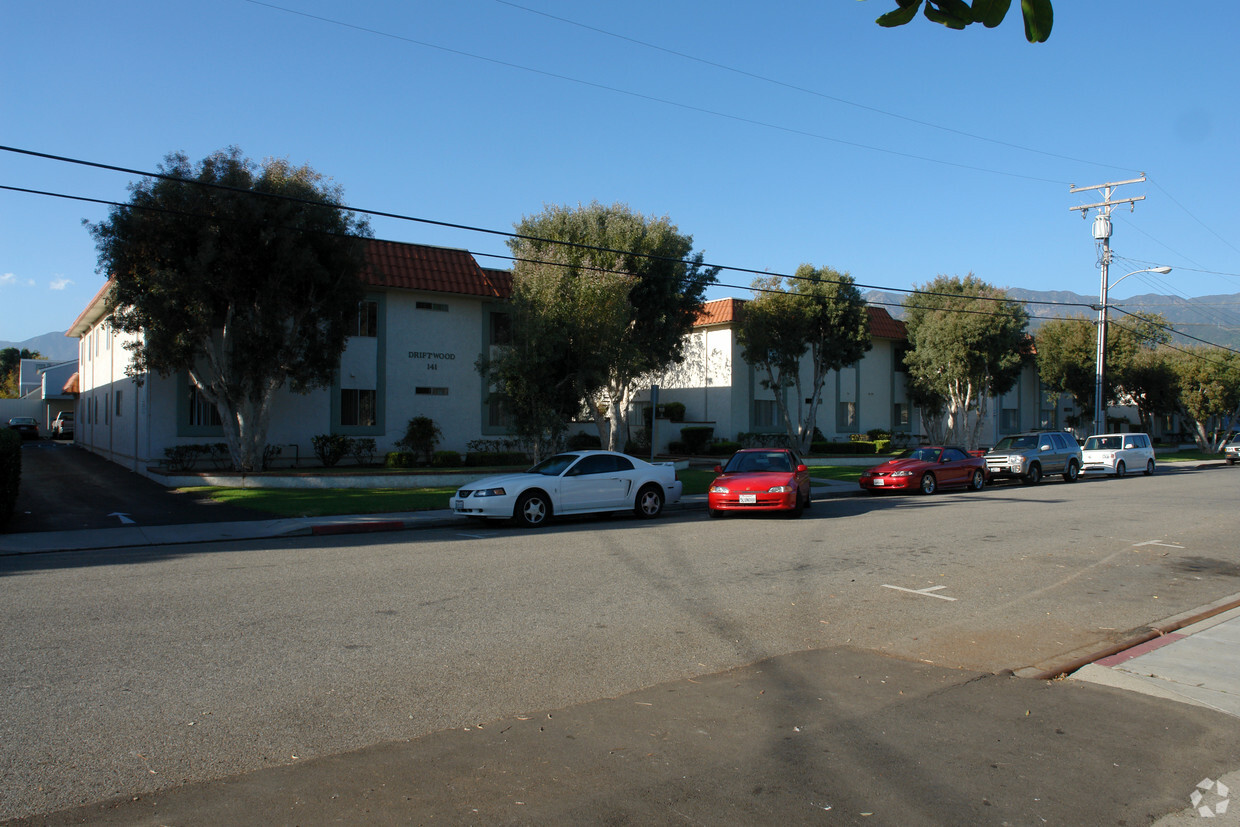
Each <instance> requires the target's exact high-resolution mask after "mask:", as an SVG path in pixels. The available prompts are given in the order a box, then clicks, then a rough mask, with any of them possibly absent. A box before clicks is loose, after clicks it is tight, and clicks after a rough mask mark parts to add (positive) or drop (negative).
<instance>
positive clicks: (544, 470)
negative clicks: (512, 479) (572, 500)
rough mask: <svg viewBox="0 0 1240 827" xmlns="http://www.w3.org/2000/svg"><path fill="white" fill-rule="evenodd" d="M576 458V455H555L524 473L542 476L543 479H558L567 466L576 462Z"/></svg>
mask: <svg viewBox="0 0 1240 827" xmlns="http://www.w3.org/2000/svg"><path fill="white" fill-rule="evenodd" d="M577 458H578V457H577V454H556V455H555V456H553V457H547V458H546V459H544V460H543V461H542V462H540V463H538V464H537V465H535V466H534V467H533V468H531V469H530V470H528V471H526V472H525V473H527V474H542V475H543V476H544V477H558V476H560V474H563V473H564V472H565V471H566V470H568V466H570V465H572V464H573V463H574V462H576V461H577Z"/></svg>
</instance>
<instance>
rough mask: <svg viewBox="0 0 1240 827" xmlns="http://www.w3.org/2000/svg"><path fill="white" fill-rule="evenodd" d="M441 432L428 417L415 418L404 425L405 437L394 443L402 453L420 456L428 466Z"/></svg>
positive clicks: (441, 434)
mask: <svg viewBox="0 0 1240 827" xmlns="http://www.w3.org/2000/svg"><path fill="white" fill-rule="evenodd" d="M442 436H443V432H442V431H440V430H439V426H438V425H436V424H435V420H433V419H431V418H430V417H429V416H415V417H414V418H413V419H411V420H409V422H408V424H407V425H405V435H404V436H403V437H401V438H400V440H399V441H398V442H397V443H396V447H397V448H400V449H401V450H402V451H410V452H412V453H415V454H420V455H421V456H422V457H423V458H424V459H425V460H426V462H427V463H428V464H429V463H430V461H431V454H433V453H434V451H435V446H436V445H438V444H439V439H440V437H442Z"/></svg>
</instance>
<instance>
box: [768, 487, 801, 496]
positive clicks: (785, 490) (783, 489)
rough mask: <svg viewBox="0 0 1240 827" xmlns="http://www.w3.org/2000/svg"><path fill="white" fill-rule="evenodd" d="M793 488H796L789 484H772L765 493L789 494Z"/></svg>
mask: <svg viewBox="0 0 1240 827" xmlns="http://www.w3.org/2000/svg"><path fill="white" fill-rule="evenodd" d="M794 490H796V489H794V488H793V487H792V486H791V485H772V486H771V487H770V488H768V489H766V493H768V494H791V493H792V492H793V491H794Z"/></svg>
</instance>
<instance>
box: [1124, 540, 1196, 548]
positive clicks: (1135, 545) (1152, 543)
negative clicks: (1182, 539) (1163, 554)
mask: <svg viewBox="0 0 1240 827" xmlns="http://www.w3.org/2000/svg"><path fill="white" fill-rule="evenodd" d="M1141 546H1166V547H1167V548H1184V546H1182V545H1180V544H1179V543H1163V542H1160V541H1158V540H1146V541H1145V542H1144V543H1133V544H1132V547H1133V548H1139V547H1141Z"/></svg>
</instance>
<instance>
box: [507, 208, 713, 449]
mask: <svg viewBox="0 0 1240 827" xmlns="http://www.w3.org/2000/svg"><path fill="white" fill-rule="evenodd" d="M516 230H517V236H518V237H516V238H513V239H511V240H510V241H509V242H508V245H509V247H510V248H511V250H512V252H513V255H514V256H515V257H516V259H517V263H516V265H515V266H514V268H513V290H514V293H516V292H518V290H519V286H520V285H521V283H522V282H524V281H526V280H528V279H529V278H531V273H532V272H534V271H535V270H537V269H538V268H541V267H543V266H545V265H544V264H541V262H546V263H549V265H551V266H555V267H557V268H559V269H560V270H561V271H562V272H563V273H564V275H565V278H566V279H567V280H568V281H566V282H564V284H563V285H562V289H564V290H569V289H575V288H572V285H573V284H574V283H576V282H580V281H581V279H582V277H583V276H584V275H586V274H593V275H590V276H589V277H588V279H587V282H586V283H583V285H584V284H587V283H588V284H590V285H592V286H588V287H586V286H583V288H582V289H586V290H595V289H600V285H602V284H606V283H608V282H607V279H602V280H600V278H599V277H600V276H608V275H611V276H620V277H625V279H627V280H624V281H618V282H613V286H612V287H608V288H607V289H608V290H609V291H610V290H613V289H614V290H619V289H622V288H621V287H615V286H614V285H621V286H623V287H627V302H626V304H627V312H626V314H625V316H624V323H623V324H622V325H620V326H619V329H618V330H616V331H614V333H608V334H607V335H606V337H605V338H596V339H595V340H594V341H592V342H581V343H580V348H579V350H578V351H577V352H575V353H574V354H573V359H574V361H575V363H576V364H578V365H579V366H580V370H579V378H580V382H581V390H582V392H583V395H584V400H585V402H586V403H587V404H588V406H589V407H590V409H591V410H592V411H593V413H594V416H595V421H596V422H599V423H600V431H601V422H602V418H603V416H604V408H605V409H606V417H607V419H608V421H609V424H610V428H609V433H608V440H607V442H606V444H607V445H608V446H609V447H611V448H612V449H613V450H615V449H619V448H621V447H623V445H624V440H625V439H626V438H627V435H628V406H629V404H630V402H631V401H632V397H633V394H634V393H635V392H636V390H637V389H638V387H639V383H640V380H642V379H643V378H644V377H646V376H647V375H649V374H652V373H654V372H657V371H661V370H663V369H664V368H666V367H667V366H669V365H671V364H674V363H677V362H679V361H680V360H681V359H682V358H683V352H682V347H683V344H682V343H683V339H684V337H685V335H686V334H687V333H689V331H690V330H692V327H693V321H694V319H695V318H696V314H697V311H698V308H699V306H700V305H701V303H702V300H703V298H704V297H705V294H706V288H707V286H708V285H710V284H711V283H713V282H714V281H715V276H716V274H717V273H718V271H719V270H718V268H717V267H706V266H705V265H704V264H703V263H702V254H701V253H697V254H693V252H692V251H693V237H692V236H689V235H684V234H683V233H681V232H680V231H679V230H678V228H677V227H676V225H675V224H673V223H672V222H671V220H670V219H669V218H667V217H666V216H664V217H661V218H649V217H646V216H644V215H642V214H641V213H638V212H634V211H633V210H631V209H629V208H628V207H627V206H625V205H623V204H613V205H612V206H604V205H602V204H599V203H598V202H594V203H591V204H590V205H589V206H585V207H582V206H578V207H577V208H575V209H573V208H569V207H565V206H549V207H546V208H545V209H544V210H543V211H542V212H541V213H539V214H538V215H533V216H526V217H524V218H522V220H521V221H520V222H519V223H518V224H517V225H516ZM531 297H532V298H535V299H536V298H537V294H535V293H531ZM525 335H527V334H526V332H525V331H524V330H522V328H521V323H520V319H519V318H517V317H514V324H513V339H514V342H515V341H516V340H518V339H519V338H520V337H522V336H525Z"/></svg>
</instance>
